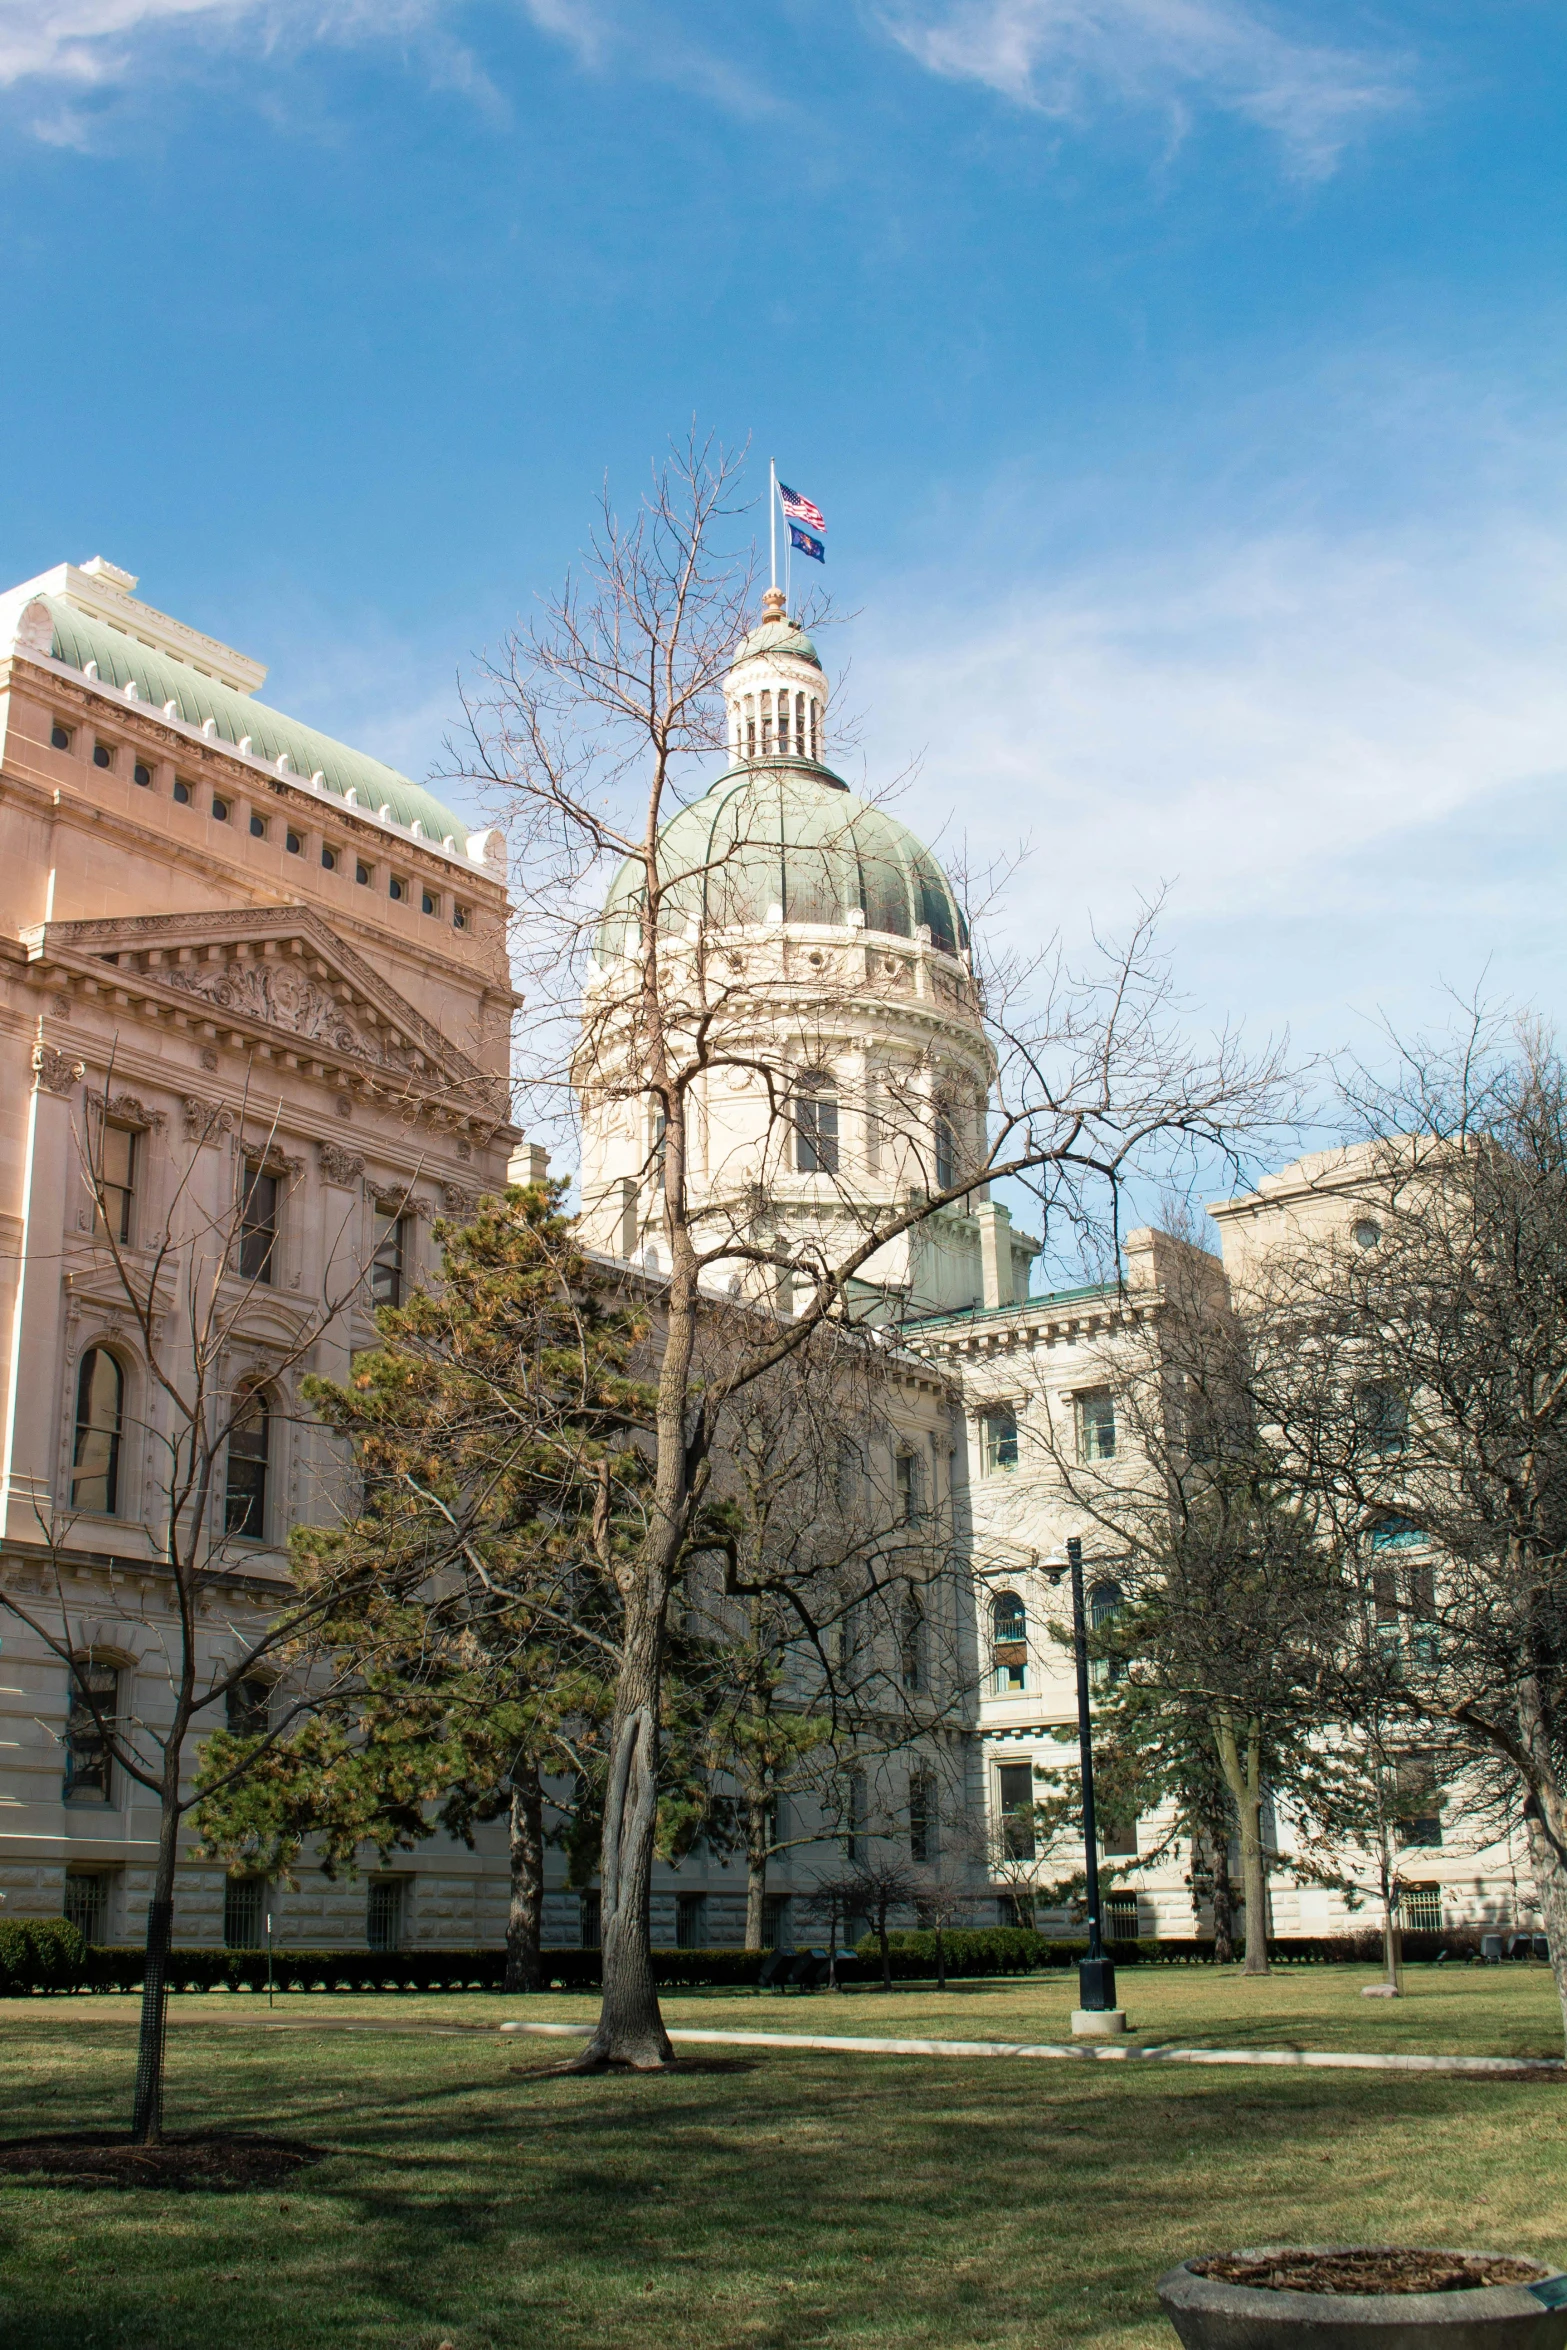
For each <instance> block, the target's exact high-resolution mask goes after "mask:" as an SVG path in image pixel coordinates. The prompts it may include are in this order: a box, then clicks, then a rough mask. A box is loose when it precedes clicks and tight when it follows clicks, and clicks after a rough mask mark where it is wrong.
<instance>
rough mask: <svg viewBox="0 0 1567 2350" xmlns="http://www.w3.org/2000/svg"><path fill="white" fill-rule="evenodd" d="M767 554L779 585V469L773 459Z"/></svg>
mask: <svg viewBox="0 0 1567 2350" xmlns="http://www.w3.org/2000/svg"><path fill="white" fill-rule="evenodd" d="M767 553H768V558H769V568H770V570H771V572H772V585H773V586H774V587H776V586H777V585H778V467H777V464H776V462H775V461H774V459H773V458H771V457H769V458H768V460H767Z"/></svg>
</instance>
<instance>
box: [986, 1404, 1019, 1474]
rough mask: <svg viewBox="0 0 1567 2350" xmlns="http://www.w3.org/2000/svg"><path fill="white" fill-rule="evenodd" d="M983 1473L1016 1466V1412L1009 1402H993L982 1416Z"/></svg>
mask: <svg viewBox="0 0 1567 2350" xmlns="http://www.w3.org/2000/svg"><path fill="white" fill-rule="evenodd" d="M984 1430H985V1473H986V1475H987V1476H994V1475H995V1474H996V1473H997V1471H998V1470H999V1471H1006V1470H1009V1469H1015V1468H1016V1467H1017V1450H1018V1448H1017V1413H1016V1412H1015V1411H1014V1410H1013V1408H1012V1406H1011V1405H1010V1404H1006V1403H998V1404H993V1405H992V1406H991V1408H990V1410H989V1411H988V1412H987V1413H986V1414H985V1418H984Z"/></svg>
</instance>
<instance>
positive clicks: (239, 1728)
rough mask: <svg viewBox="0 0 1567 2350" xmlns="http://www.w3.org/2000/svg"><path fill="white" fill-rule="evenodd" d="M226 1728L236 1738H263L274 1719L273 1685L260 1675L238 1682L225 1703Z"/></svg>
mask: <svg viewBox="0 0 1567 2350" xmlns="http://www.w3.org/2000/svg"><path fill="white" fill-rule="evenodd" d="M223 1711H224V1716H225V1726H226V1727H227V1728H228V1729H230V1730H232V1731H233V1733H234V1736H235V1737H236V1738H260V1737H262V1736H263V1735H264V1734H265V1732H266V1730H267V1728H268V1726H269V1724H270V1722H271V1717H272V1684H271V1682H270V1681H263V1680H262V1679H261V1678H260V1676H259V1675H255V1676H253V1677H252V1678H251V1679H250V1680H248V1681H236V1682H235V1684H234V1686H233V1688H232V1689H231V1690H230V1691H229V1693H228V1696H227V1697H226V1698H225V1699H224V1701H223Z"/></svg>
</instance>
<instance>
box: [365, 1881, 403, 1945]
mask: <svg viewBox="0 0 1567 2350" xmlns="http://www.w3.org/2000/svg"><path fill="white" fill-rule="evenodd" d="M403 1882H404V1881H403V1879H402V1878H401V1877H372V1878H371V1880H370V1890H369V1893H368V1894H367V1896H366V1899H365V1941H366V1942H367V1943H368V1945H369V1947H370V1948H371V1949H372V1950H396V1949H398V1948H399V1947H400V1946H401V1943H402V1939H403Z"/></svg>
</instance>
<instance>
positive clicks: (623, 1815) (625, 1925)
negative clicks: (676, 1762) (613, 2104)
mask: <svg viewBox="0 0 1567 2350" xmlns="http://www.w3.org/2000/svg"><path fill="white" fill-rule="evenodd" d="M665 1139H666V1145H667V1149H668V1153H669V1154H670V1158H671V1159H672V1158H673V1157H674V1156H675V1155H677V1149H678V1146H677V1143H676V1140H675V1138H674V1136H673V1134H672V1133H671V1132H669V1131H668V1130H666V1138H665ZM667 1163H668V1162H667V1161H666V1165H667ZM667 1196H668V1194H667V1192H666V1197H667ZM671 1222H672V1224H673V1222H674V1219H673V1218H671ZM670 1238H671V1243H672V1246H673V1247H674V1250H675V1260H676V1261H675V1275H674V1278H673V1279H672V1280H671V1283H670V1288H669V1301H668V1309H667V1318H666V1322H665V1335H664V1352H663V1356H662V1359H661V1361H660V1363H659V1370H658V1402H657V1406H656V1409H655V1413H654V1426H655V1431H656V1440H657V1447H658V1450H657V1463H656V1471H655V1477H654V1514H653V1522H652V1525H651V1526H650V1527H649V1529H648V1533H647V1536H646V1539H645V1540H644V1542H643V1544H642V1547H641V1549H640V1551H639V1552H638V1554H637V1557H636V1559H635V1561H634V1562H633V1564H632V1565H631V1567H630V1568H629V1569H628V1570H627V1572H626V1575H625V1578H624V1581H623V1583H622V1589H623V1590H624V1593H625V1602H626V1625H625V1634H624V1638H623V1642H622V1646H621V1652H620V1671H619V1674H618V1675H617V1677H616V1681H615V1711H614V1716H613V1719H612V1721H611V1724H610V1736H609V1755H608V1768H607V1772H606V1785H605V1790H604V1832H603V1842H602V1846H601V1852H600V1859H599V1885H600V1891H601V1899H602V1903H603V1910H602V1915H603V1922H604V1998H603V2003H602V2005H601V2006H600V2008H599V2020H598V2025H597V2028H596V2030H595V2031H594V2034H593V2037H592V2039H591V2040H590V2041H589V2042H588V2045H587V2047H586V2048H585V2049H584V2050H583V2052H582V2055H581V2057H580V2058H579V2059H578V2060H577V2064H576V2066H575V2067H574V2069H575V2070H579V2071H592V2070H594V2069H596V2068H597V2067H599V2066H602V2065H606V2064H628V2065H631V2066H633V2067H634V2068H635V2070H636V2071H638V2072H658V2071H661V2070H663V2069H664V2068H665V2067H666V2066H669V2065H672V2064H673V2063H674V2061H675V2052H674V2050H673V2048H672V2047H671V2046H670V2043H669V2034H668V2033H667V2032H666V2031H665V2029H664V2019H663V2017H662V2015H661V2014H660V2013H659V2007H658V1988H657V1985H656V1984H655V1983H654V1980H653V1951H652V1938H651V1933H650V1904H651V1900H652V1892H653V1840H654V1835H655V1832H656V1830H657V1826H658V1720H659V1697H660V1690H661V1685H662V1681H663V1671H664V1629H665V1621H666V1618H667V1616H668V1612H669V1595H670V1592H671V1590H672V1589H673V1588H674V1580H675V1568H676V1564H677V1562H678V1560H679V1558H680V1553H681V1546H682V1544H683V1542H684V1540H685V1534H686V1524H687V1518H688V1515H689V1511H690V1507H691V1500H692V1485H691V1482H690V1479H689V1474H688V1472H689V1468H690V1463H689V1461H688V1457H687V1441H688V1431H687V1426H686V1417H687V1405H688V1402H689V1398H690V1390H691V1363H692V1356H693V1352H694V1349H695V1344H696V1313H697V1307H698V1304H699V1298H698V1293H697V1284H696V1268H695V1261H694V1258H693V1256H692V1252H691V1246H690V1241H689V1237H688V1236H687V1235H686V1234H685V1233H684V1232H683V1231H681V1230H679V1229H678V1228H677V1229H673V1230H672V1231H671V1235H670Z"/></svg>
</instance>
